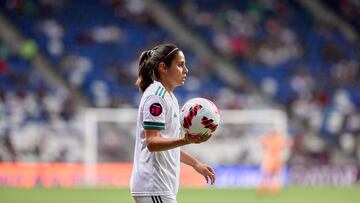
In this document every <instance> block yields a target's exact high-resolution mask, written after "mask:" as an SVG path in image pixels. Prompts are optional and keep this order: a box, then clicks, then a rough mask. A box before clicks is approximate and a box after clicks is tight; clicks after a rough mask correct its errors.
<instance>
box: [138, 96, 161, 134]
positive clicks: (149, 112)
mask: <svg viewBox="0 0 360 203" xmlns="http://www.w3.org/2000/svg"><path fill="white" fill-rule="evenodd" d="M166 109H167V107H166V103H165V101H164V99H162V98H161V97H159V96H156V95H152V96H149V97H148V98H147V99H146V101H145V102H144V108H143V115H144V116H143V121H142V122H143V127H144V129H152V130H164V129H165V115H166Z"/></svg>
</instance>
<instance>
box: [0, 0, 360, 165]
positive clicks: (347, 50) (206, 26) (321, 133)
mask: <svg viewBox="0 0 360 203" xmlns="http://www.w3.org/2000/svg"><path fill="white" fill-rule="evenodd" d="M161 2H162V3H163V4H164V5H165V6H167V7H166V8H167V9H169V10H170V11H174V12H172V13H174V14H175V15H176V16H177V18H178V19H179V20H181V21H182V22H183V23H184V24H185V25H186V27H187V28H188V29H189V30H191V31H193V32H194V33H196V34H198V35H200V36H201V38H202V39H204V40H205V43H207V44H208V45H209V46H210V47H211V48H212V49H213V50H214V51H216V52H217V53H218V54H219V55H221V56H222V57H224V58H225V59H226V60H228V61H229V62H231V63H233V64H234V65H235V66H236V67H237V68H238V70H239V71H240V72H241V73H242V74H244V75H245V76H246V77H248V78H249V79H250V81H252V82H253V83H254V84H255V85H256V86H257V87H258V88H259V90H260V91H261V93H262V96H261V97H260V96H258V95H257V94H254V93H253V92H251V91H250V90H249V89H248V88H246V87H233V86H231V85H227V82H226V81H224V80H223V79H222V78H220V77H219V76H218V75H217V74H216V73H214V72H212V71H211V69H210V68H209V60H208V59H206V58H205V57H204V56H202V55H201V54H199V53H194V52H193V51H191V50H189V49H187V48H185V47H184V48H183V49H184V51H185V55H186V57H187V66H188V68H189V69H190V74H189V77H188V79H187V82H186V85H185V86H184V88H180V89H179V92H177V94H179V96H178V97H179V98H180V99H179V101H180V104H182V103H184V102H185V101H186V100H187V99H188V98H191V97H195V96H199V95H201V96H202V97H207V98H210V99H211V100H213V101H214V102H215V103H216V104H217V105H218V107H219V108H220V109H267V108H277V109H283V110H285V111H286V112H287V113H288V116H289V135H290V136H291V138H292V139H293V140H294V143H295V144H294V146H293V149H292V150H293V153H292V155H291V159H290V162H291V163H294V164H313V163H317V164H330V163H356V164H358V163H360V91H359V89H360V70H359V67H360V66H359V63H360V52H359V44H357V42H355V43H354V42H350V41H349V40H348V39H347V38H346V37H345V36H344V35H343V34H342V32H341V31H340V30H338V29H337V28H335V27H333V26H332V25H329V24H325V23H322V22H320V21H318V20H316V19H314V17H312V15H311V14H310V13H308V12H307V11H306V10H304V9H303V8H302V7H301V6H300V5H299V4H298V3H297V2H296V1H291V0H281V1H275V0H273V1H272V0H267V1H264V0H257V1H242V3H236V2H233V1H230V0H226V1H213V0H210V1H209V0H207V1H205V0H196V1H187V0H184V1H180V0H176V1H165V0H162V1H161ZM332 2H333V3H334V2H335V3H337V4H341V5H342V6H341V7H340V8H341V10H340V11H341V12H338V15H340V16H341V17H343V18H344V20H346V21H347V22H348V23H350V24H351V25H353V26H354V27H355V28H356V29H358V25H357V23H356V22H355V23H354V22H353V21H356V18H354V17H352V16H354V14H352V15H350V14H351V13H354V12H353V9H356V8H358V5H357V4H356V1H354V2H355V3H354V2H353V1H346V2H348V3H344V1H332ZM349 5H357V6H354V7H352V6H349ZM349 7H351V9H350V10H351V12H350V11H349ZM84 8H86V9H84ZM1 11H2V12H4V14H5V16H7V17H8V18H9V20H12V23H13V24H14V25H16V26H18V27H19V29H18V30H19V31H20V32H22V33H23V34H24V35H25V36H26V37H28V38H29V39H33V40H34V41H30V42H31V43H30V44H29V45H27V47H30V48H26V46H24V53H23V54H21V53H10V51H9V49H8V47H7V46H6V45H5V43H0V45H1V46H0V77H1V81H2V82H1V86H0V99H1V104H0V106H2V107H3V108H0V114H1V115H5V116H2V117H1V120H0V128H1V131H0V133H1V135H0V136H1V144H2V146H6V147H0V159H2V160H3V161H16V160H18V161H27V160H36V161H81V160H82V158H83V157H82V154H81V150H80V149H81V147H83V146H82V145H83V140H82V139H83V138H82V136H81V124H80V123H81V122H80V120H81V118H79V115H80V114H79V112H80V110H79V107H78V106H77V105H76V104H75V102H74V101H73V98H72V97H71V96H70V95H69V94H68V93H67V92H66V91H65V90H62V89H59V88H58V87H52V86H51V85H50V84H48V83H47V82H46V81H45V80H44V78H42V77H43V76H41V75H40V74H39V73H38V72H37V71H36V69H35V68H33V67H32V65H31V64H30V62H29V59H31V56H32V55H33V54H36V52H37V51H40V52H44V53H45V54H46V56H47V57H48V58H49V59H50V61H51V62H52V63H53V64H56V65H55V66H54V67H53V68H54V70H55V72H56V73H57V74H58V75H60V76H61V77H63V78H64V80H66V81H67V82H68V83H69V84H70V86H71V87H72V88H74V89H76V90H77V91H79V92H82V93H83V95H85V97H86V98H87V99H88V100H89V101H90V102H91V104H92V105H93V106H94V107H136V106H137V103H138V100H139V96H140V95H139V91H138V90H137V89H136V88H135V86H134V81H135V79H136V75H137V60H138V58H137V57H138V54H139V50H143V49H145V48H150V47H152V46H153V45H155V44H157V43H160V42H168V41H172V42H174V43H176V39H174V38H172V37H171V36H170V35H169V34H167V33H166V31H164V30H162V28H161V26H159V25H157V24H156V23H155V22H153V21H152V19H151V17H150V16H149V15H148V14H147V12H146V10H145V6H144V5H143V2H142V1H141V0H136V1H130V0H129V1H126V0H106V1H105V0H104V1H100V0H99V1H97V0H90V1H79V2H72V1H67V0H59V1H51V0H50V1H49V0H33V1H21V0H8V1H5V2H4V3H1ZM349 13H350V14H349ZM355 13H356V12H355ZM89 19H91V20H89ZM34 44H35V45H34ZM29 50H30V53H29ZM32 52H35V53H32ZM24 70H25V71H24ZM205 88H206V89H205ZM270 101H271V102H270ZM236 132H237V130H236V129H234V130H233V131H232V132H229V134H232V133H236ZM25 134H29V136H26V138H25V136H23V135H25ZM105 134H106V133H105ZM121 134H123V133H121ZM112 135H113V133H107V136H108V137H111V140H113V142H104V143H103V144H104V146H103V148H101V146H100V151H104V153H105V152H106V151H107V153H106V154H107V155H106V156H110V157H111V154H116V153H114V149H116V148H119V149H120V148H121V149H127V148H126V146H128V144H129V140H127V139H120V138H119V139H116V138H114V136H112ZM222 137H223V139H224V143H226V136H222ZM52 138H54V139H53V140H54V141H52ZM58 138H59V140H62V141H56V140H57V139H58ZM219 142H221V141H219ZM101 143H102V142H101ZM101 143H100V144H101ZM51 144H52V145H54V146H56V147H52V148H50V147H48V146H50V145H51ZM109 144H110V145H109ZM44 146H47V147H44ZM107 147H108V148H111V149H112V150H110V152H109V150H106V149H107ZM50 149H51V150H52V151H49V152H48V151H46V150H50ZM123 152H124V153H122V154H123V156H121V155H119V153H117V155H116V159H115V160H120V161H127V160H128V159H129V157H130V156H131V155H130V154H128V153H125V151H124V150H123ZM38 154H41V156H40V157H41V158H39V156H37V155H38ZM245 156H246V155H245ZM249 156H250V155H249ZM103 160H111V159H108V158H103ZM238 160H244V158H241V159H238ZM245 160H246V159H245Z"/></svg>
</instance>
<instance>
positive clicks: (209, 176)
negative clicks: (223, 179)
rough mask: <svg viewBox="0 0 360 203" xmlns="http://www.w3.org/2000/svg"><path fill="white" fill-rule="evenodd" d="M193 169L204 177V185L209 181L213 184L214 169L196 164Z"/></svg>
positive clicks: (202, 164)
mask: <svg viewBox="0 0 360 203" xmlns="http://www.w3.org/2000/svg"><path fill="white" fill-rule="evenodd" d="M194 169H195V170H196V171H197V172H198V173H200V174H201V175H203V176H204V178H205V180H206V183H209V181H210V183H211V184H214V182H215V178H216V175H215V171H214V169H213V168H212V167H211V166H210V165H208V164H204V163H198V164H197V165H195V166H194Z"/></svg>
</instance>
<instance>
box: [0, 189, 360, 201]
mask: <svg viewBox="0 0 360 203" xmlns="http://www.w3.org/2000/svg"><path fill="white" fill-rule="evenodd" d="M0 202H1V203H79V202H86V203H115V202H116V203H131V202H133V201H132V198H131V196H130V194H129V189H127V188H125V189H124V188H123V189H89V188H82V189H61V188H55V189H54V188H53V189H44V188H35V189H15V188H4V187H2V188H0ZM178 202H179V203H193V202H197V203H198V202H199V203H202V202H204V203H219V202H220V203H225V202H226V203H227V202H234V203H237V202H246V203H304V202H309V203H339V202H343V203H360V187H349V188H297V187H289V188H285V189H284V190H283V191H282V192H281V193H280V194H279V195H277V196H271V195H258V194H257V193H256V190H253V189H215V188H210V189H184V188H183V189H181V190H180V191H179V194H178Z"/></svg>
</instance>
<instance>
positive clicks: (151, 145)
mask: <svg viewBox="0 0 360 203" xmlns="http://www.w3.org/2000/svg"><path fill="white" fill-rule="evenodd" d="M146 143H147V148H148V149H149V151H150V152H158V151H165V150H169V149H174V148H176V147H180V146H184V145H187V144H189V142H188V141H187V140H185V139H183V138H164V137H160V136H157V137H151V138H148V139H146Z"/></svg>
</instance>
